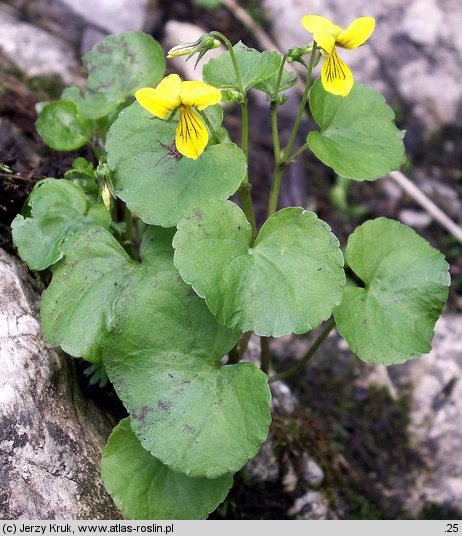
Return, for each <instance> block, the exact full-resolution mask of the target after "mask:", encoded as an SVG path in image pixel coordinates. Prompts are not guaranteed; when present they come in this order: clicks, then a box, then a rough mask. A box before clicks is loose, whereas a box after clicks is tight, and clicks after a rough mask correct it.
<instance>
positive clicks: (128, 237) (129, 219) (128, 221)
mask: <svg viewBox="0 0 462 536" xmlns="http://www.w3.org/2000/svg"><path fill="white" fill-rule="evenodd" d="M132 227H133V216H132V213H131V211H130V209H129V208H128V207H127V205H125V241H126V242H127V244H132Z"/></svg>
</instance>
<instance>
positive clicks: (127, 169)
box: [106, 102, 246, 227]
mask: <svg viewBox="0 0 462 536" xmlns="http://www.w3.org/2000/svg"><path fill="white" fill-rule="evenodd" d="M176 125H177V121H176V120H174V121H171V122H167V121H162V120H160V119H156V118H155V117H153V116H152V115H151V114H150V113H149V112H147V111H146V110H144V109H143V108H142V107H141V106H140V105H139V104H138V103H136V102H135V103H133V104H132V105H131V106H129V107H128V108H126V109H125V110H123V111H122V112H121V113H120V115H119V117H118V119H117V120H116V121H115V122H114V124H113V125H112V126H111V128H110V130H109V134H108V138H107V142H106V150H107V153H108V157H107V158H108V160H107V161H108V165H109V168H110V169H111V171H112V172H113V178H114V182H115V187H116V193H117V195H118V196H119V197H120V198H121V199H122V200H123V201H125V202H126V203H127V205H128V207H129V208H130V210H132V211H133V212H134V213H135V214H137V215H138V216H139V217H140V218H141V219H142V220H143V221H144V222H146V223H149V224H152V225H161V226H162V227H173V226H175V225H176V224H177V223H178V222H179V221H180V219H181V218H182V217H183V216H184V215H185V214H186V213H187V212H189V211H190V210H191V209H193V208H194V207H196V206H200V205H201V204H203V203H204V202H206V201H207V200H209V199H222V200H225V199H227V198H228V197H229V196H230V195H231V194H233V193H234V192H235V191H236V190H237V189H238V188H239V186H240V184H241V180H242V179H243V177H244V175H245V170H246V162H245V157H244V154H243V152H242V151H241V150H240V149H239V148H238V147H237V146H236V145H234V144H232V143H225V144H219V145H211V146H209V147H208V148H207V149H206V150H205V151H204V153H203V154H202V155H201V156H200V157H199V158H198V159H197V160H192V159H190V158H186V157H181V156H180V157H179V156H178V153H176V150H175V145H174V142H175V131H176Z"/></svg>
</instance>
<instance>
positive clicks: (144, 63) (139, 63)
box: [83, 32, 165, 105]
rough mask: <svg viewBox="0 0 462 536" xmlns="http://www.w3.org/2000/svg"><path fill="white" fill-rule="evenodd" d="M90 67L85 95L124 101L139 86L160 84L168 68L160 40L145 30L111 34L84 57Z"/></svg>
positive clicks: (95, 98)
mask: <svg viewBox="0 0 462 536" xmlns="http://www.w3.org/2000/svg"><path fill="white" fill-rule="evenodd" d="M83 61H84V64H85V68H86V69H87V71H88V81H87V85H86V88H85V90H84V94H83V96H84V99H86V100H94V101H95V102H99V101H101V97H102V96H104V97H105V98H106V100H107V101H114V102H115V104H116V105H117V103H119V104H120V103H121V102H123V101H124V100H125V98H126V97H128V96H130V95H134V94H135V91H136V90H137V89H140V88H142V87H149V86H156V85H157V84H158V83H159V82H160V80H161V79H162V77H163V75H164V71H165V58H164V52H163V50H162V48H161V46H160V45H159V43H158V42H157V41H156V40H155V39H153V38H152V37H151V36H150V35H147V34H145V33H143V32H123V33H120V34H117V35H109V36H107V37H105V38H104V39H103V40H102V41H100V42H99V43H97V44H96V45H95V46H94V47H93V48H92V49H91V50H90V52H88V53H87V54H86V55H85V56H84V58H83Z"/></svg>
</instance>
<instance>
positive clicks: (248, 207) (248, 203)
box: [238, 183, 258, 245]
mask: <svg viewBox="0 0 462 536" xmlns="http://www.w3.org/2000/svg"><path fill="white" fill-rule="evenodd" d="M238 193H239V199H240V200H241V206H242V212H244V214H245V217H246V218H247V221H248V222H249V223H250V227H251V228H252V244H253V243H254V242H255V239H256V238H257V234H258V233H257V223H256V221H255V213H254V210H253V203H252V197H251V196H250V184H248V183H247V184H243V185H242V186H241V187H240V188H239V190H238ZM252 244H251V245H252Z"/></svg>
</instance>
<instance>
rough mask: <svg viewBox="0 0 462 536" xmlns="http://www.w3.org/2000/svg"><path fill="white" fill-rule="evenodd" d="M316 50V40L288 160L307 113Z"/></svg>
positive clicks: (289, 147)
mask: <svg viewBox="0 0 462 536" xmlns="http://www.w3.org/2000/svg"><path fill="white" fill-rule="evenodd" d="M316 51H317V47H316V42H315V43H314V44H313V51H312V52H311V57H310V63H309V65H308V73H307V75H306V85H305V91H304V92H303V96H302V100H301V101H300V106H299V108H298V113H297V117H296V118H295V123H294V126H293V127H292V132H291V133H290V137H289V141H288V143H287V145H286V147H285V149H284V154H283V158H284V159H285V160H287V157H288V156H289V154H290V151H291V150H292V147H293V145H294V142H295V137H296V136H297V132H298V129H299V127H300V123H301V122H302V118H303V114H304V113H305V108H306V102H307V100H308V94H309V92H310V88H311V78H312V75H313V66H314V61H315V58H316V56H317V54H316Z"/></svg>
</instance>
